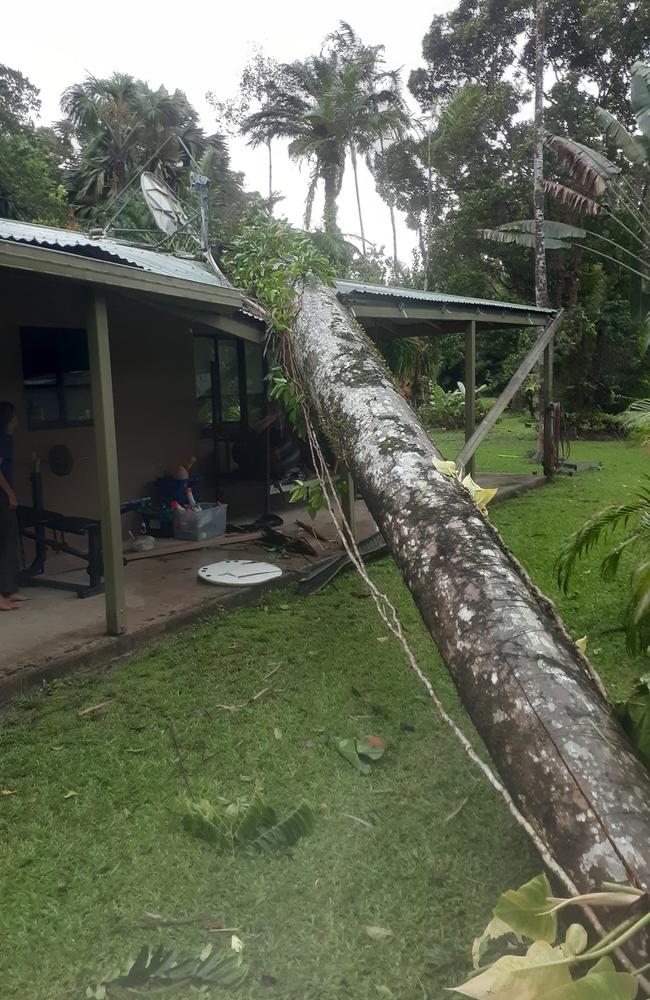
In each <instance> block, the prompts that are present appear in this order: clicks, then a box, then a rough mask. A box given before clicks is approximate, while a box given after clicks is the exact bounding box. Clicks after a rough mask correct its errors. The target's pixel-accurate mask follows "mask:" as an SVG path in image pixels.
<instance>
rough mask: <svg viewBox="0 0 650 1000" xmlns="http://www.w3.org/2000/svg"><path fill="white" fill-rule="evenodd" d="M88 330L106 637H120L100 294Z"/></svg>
mask: <svg viewBox="0 0 650 1000" xmlns="http://www.w3.org/2000/svg"><path fill="white" fill-rule="evenodd" d="M87 328H88V354H89V357H90V381H91V385H92V397H93V419H94V427H95V451H96V454H97V488H98V492H99V513H100V518H101V525H102V553H103V561H104V592H105V602H106V631H107V632H108V634H109V635H121V634H122V632H124V631H125V630H126V601H125V595H124V557H123V554H122V519H121V516H120V486H119V480H118V469H117V442H116V439H115V411H114V408H113V379H112V376H111V354H110V344H109V337H108V314H107V309H106V295H105V294H104V293H103V292H101V291H96V290H95V291H92V292H91V293H90V301H89V303H88V320H87Z"/></svg>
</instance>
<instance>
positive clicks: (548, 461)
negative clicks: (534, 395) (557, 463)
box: [542, 340, 555, 476]
mask: <svg viewBox="0 0 650 1000" xmlns="http://www.w3.org/2000/svg"><path fill="white" fill-rule="evenodd" d="M543 378H544V387H543V392H542V399H543V402H544V414H543V420H544V454H543V466H544V475H545V476H552V475H553V474H554V472H555V469H554V467H553V437H552V433H551V425H550V420H551V415H550V412H549V407H550V405H551V403H552V402H553V340H551V342H550V343H549V344H548V346H547V347H545V348H544V375H543Z"/></svg>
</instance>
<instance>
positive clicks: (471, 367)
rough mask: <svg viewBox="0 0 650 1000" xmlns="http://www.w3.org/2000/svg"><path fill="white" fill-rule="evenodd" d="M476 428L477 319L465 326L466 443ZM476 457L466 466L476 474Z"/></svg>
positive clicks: (469, 473) (470, 471)
mask: <svg viewBox="0 0 650 1000" xmlns="http://www.w3.org/2000/svg"><path fill="white" fill-rule="evenodd" d="M475 428H476V321H475V320H473V319H472V320H470V321H469V323H468V324H467V326H466V327H465V444H467V442H468V441H469V440H470V438H471V436H472V434H473V433H474V430H475ZM474 468H475V457H474V455H471V457H470V458H468V460H467V465H466V466H465V473H466V474H467V475H469V476H473V475H474Z"/></svg>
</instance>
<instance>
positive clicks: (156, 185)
mask: <svg viewBox="0 0 650 1000" xmlns="http://www.w3.org/2000/svg"><path fill="white" fill-rule="evenodd" d="M140 187H141V188H142V194H143V197H144V200H145V201H146V203H147V208H148V209H149V211H150V212H151V214H152V215H153V218H154V222H155V223H156V225H157V226H158V229H160V230H162V232H163V233H165V235H166V236H173V235H174V233H175V232H176V231H177V230H178V229H182V228H183V227H184V226H186V225H187V224H188V222H189V219H188V218H187V215H186V214H185V212H184V211H183V206H182V205H181V203H180V201H179V200H178V198H177V197H176V195H175V194H174V193H173V191H171V190H170V189H169V187H168V186H167V185H166V184H165V182H164V181H163V180H161V179H160V177H156V175H155V174H152V173H150V172H149V171H148V170H144V171H143V172H142V174H141V176H140Z"/></svg>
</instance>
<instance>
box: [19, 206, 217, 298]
mask: <svg viewBox="0 0 650 1000" xmlns="http://www.w3.org/2000/svg"><path fill="white" fill-rule="evenodd" d="M0 240H8V241H10V242H12V243H27V244H31V245H34V246H41V247H47V248H49V249H50V250H61V251H63V252H64V253H73V254H77V255H79V256H82V257H92V258H94V259H95V260H106V261H110V262H112V263H114V264H123V265H126V266H127V267H137V268H139V269H140V270H142V271H149V272H151V273H152V274H159V275H163V276H165V277H168V278H181V279H184V280H185V281H198V282H200V283H201V284H204V285H216V286H217V287H219V288H221V287H222V285H223V283H222V282H221V281H220V280H219V278H218V276H217V275H216V274H214V272H213V271H212V270H211V269H210V268H209V267H208V266H207V265H206V264H203V263H202V262H201V261H198V260H190V259H188V258H184V257H177V256H176V255H175V254H170V253H162V252H159V251H157V250H147V249H144V248H142V247H134V246H132V245H131V244H130V243H120V242H119V241H118V240H112V239H107V238H105V237H104V238H102V239H91V237H90V236H87V235H86V234H85V233H80V232H77V231H76V230H72V229H54V228H53V227H51V226H34V225H31V224H28V223H26V222H16V221H14V220H13V219H0Z"/></svg>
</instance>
